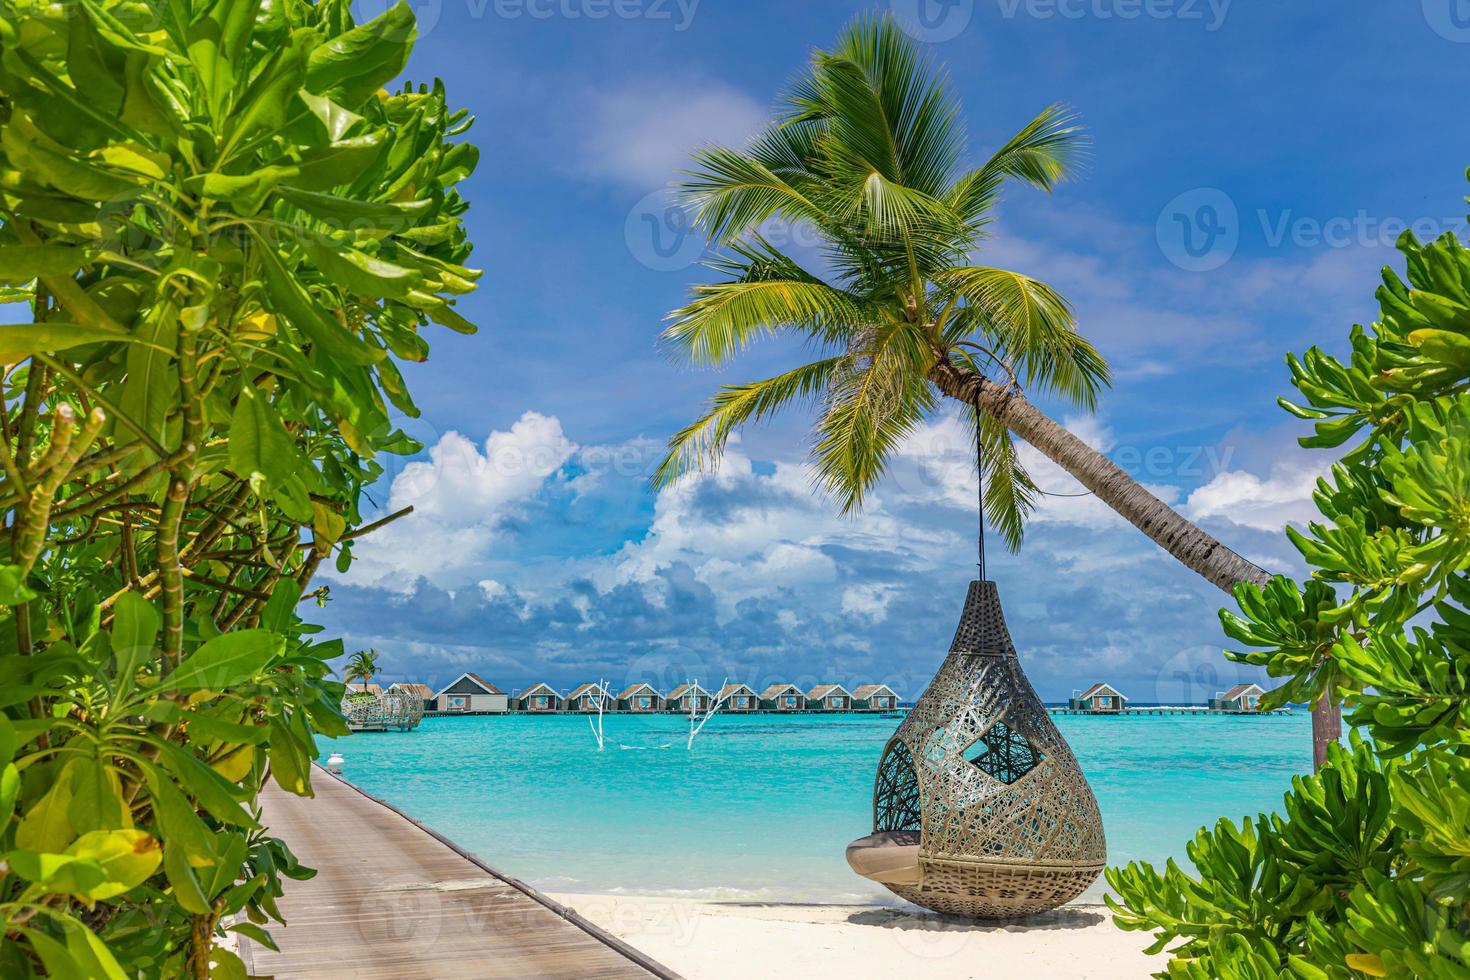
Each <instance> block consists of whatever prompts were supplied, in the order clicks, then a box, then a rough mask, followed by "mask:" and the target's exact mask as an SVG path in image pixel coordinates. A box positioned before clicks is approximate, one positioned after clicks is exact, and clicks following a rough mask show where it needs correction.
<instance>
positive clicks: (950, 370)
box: [929, 359, 1342, 769]
mask: <svg viewBox="0 0 1470 980" xmlns="http://www.w3.org/2000/svg"><path fill="white" fill-rule="evenodd" d="M929 379H930V380H931V381H933V382H934V384H935V385H937V386H938V387H939V390H940V391H942V392H944V393H945V394H946V395H948V396H949V397H951V398H954V399H957V400H959V401H961V402H964V403H965V404H966V405H977V404H978V405H979V408H980V411H981V412H984V413H985V414H986V415H989V416H990V417H992V418H994V419H995V420H996V421H998V422H1000V423H1001V424H1002V425H1004V426H1005V427H1006V428H1007V429H1009V430H1010V431H1011V432H1013V433H1015V434H1016V435H1017V436H1019V437H1020V438H1022V439H1024V440H1025V441H1026V442H1028V443H1030V444H1031V445H1032V446H1034V447H1035V448H1036V449H1037V450H1038V451H1040V452H1041V453H1042V455H1044V456H1046V457H1047V458H1048V459H1050V460H1051V461H1052V462H1054V463H1056V464H1057V465H1058V466H1060V467H1061V468H1062V469H1064V470H1066V471H1067V472H1068V473H1069V474H1071V475H1072V476H1073V477H1074V478H1075V479H1076V480H1077V482H1079V483H1081V484H1082V485H1083V486H1084V487H1086V488H1087V489H1088V490H1091V491H1092V492H1093V494H1094V495H1096V497H1097V498H1098V499H1099V500H1101V501H1102V502H1103V503H1105V504H1107V505H1108V506H1109V507H1111V508H1112V509H1113V510H1115V511H1116V512H1117V513H1118V514H1119V515H1120V516H1121V517H1123V519H1124V520H1126V521H1128V522H1129V523H1130V524H1132V525H1133V526H1134V527H1136V528H1138V529H1139V530H1140V531H1142V532H1143V533H1144V534H1146V535H1148V536H1149V537H1150V538H1152V539H1153V541H1154V542H1155V543H1156V544H1158V546H1159V547H1160V548H1163V549H1164V550H1165V551H1167V552H1168V553H1169V554H1171V555H1173V556H1174V557H1175V558H1177V559H1179V561H1180V562H1182V563H1183V564H1184V565H1186V566H1188V567H1189V568H1191V569H1193V570H1194V571H1196V572H1198V573H1199V574H1200V575H1202V576H1203V577H1204V578H1205V580H1206V581H1208V582H1209V583H1210V584H1212V585H1214V586H1216V587H1217V588H1219V589H1222V590H1224V591H1225V592H1227V593H1232V594H1233V591H1234V588H1235V586H1236V585H1237V584H1239V583H1241V582H1251V583H1253V584H1255V585H1258V586H1265V585H1266V583H1267V582H1269V581H1270V580H1271V576H1270V575H1269V574H1268V573H1267V572H1266V571H1265V570H1264V569H1262V568H1261V567H1260V566H1258V565H1256V564H1255V563H1254V562H1251V561H1248V560H1246V559H1245V558H1242V557H1241V556H1240V555H1238V554H1236V553H1235V552H1234V551H1232V550H1231V549H1230V548H1228V547H1227V546H1226V545H1224V544H1223V543H1221V542H1220V541H1218V540H1216V539H1215V538H1214V537H1212V536H1211V535H1210V534H1208V533H1206V532H1205V531H1204V530H1202V529H1201V528H1200V527H1198V526H1197V525H1196V524H1194V523H1193V522H1191V521H1189V520H1187V519H1186V518H1185V517H1184V516H1183V515H1182V514H1180V513H1178V512H1177V511H1175V510H1174V509H1173V508H1171V507H1170V506H1169V505H1168V504H1166V503H1164V502H1163V501H1162V500H1160V499H1159V498H1158V497H1155V496H1154V495H1153V494H1151V493H1149V492H1148V490H1146V489H1145V488H1144V487H1143V486H1142V485H1141V484H1139V482H1138V481H1137V480H1135V479H1133V477H1131V476H1129V475H1128V473H1127V472H1126V471H1124V470H1123V468H1122V467H1120V466H1118V465H1117V464H1116V463H1114V462H1113V461H1112V460H1110V459H1108V458H1107V457H1106V456H1104V455H1103V454H1102V453H1100V452H1098V451H1097V450H1096V449H1093V448H1092V447H1091V446H1089V445H1087V443H1085V442H1083V441H1082V440H1081V439H1078V438H1077V437H1076V436H1075V435H1073V434H1072V433H1071V432H1069V431H1067V429H1066V428H1065V427H1063V426H1061V425H1058V424H1057V423H1056V422H1054V421H1052V419H1051V418H1050V417H1048V416H1047V415H1046V413H1044V412H1042V411H1041V410H1040V409H1038V408H1037V407H1036V406H1035V405H1033V404H1031V402H1030V401H1029V400H1028V399H1027V398H1026V396H1025V395H1023V394H1021V393H1020V392H1019V391H1016V390H1015V389H1014V388H1012V387H1008V386H1003V385H998V384H994V383H992V382H990V381H989V380H988V379H986V378H985V377H983V376H982V375H980V374H978V373H975V372H973V371H968V370H965V369H963V368H960V367H957V366H956V365H954V364H953V363H951V362H950V361H948V360H943V359H942V360H940V361H939V362H938V363H937V364H936V365H935V366H934V368H933V369H932V370H931V371H930V372H929ZM1341 735H1342V708H1341V706H1340V705H1337V704H1334V703H1331V702H1330V699H1329V698H1327V697H1323V698H1322V699H1321V700H1320V701H1319V702H1318V703H1317V704H1316V705H1315V706H1314V707H1313V709H1312V762H1313V765H1314V766H1315V767H1316V768H1319V769H1320V768H1321V767H1322V763H1323V762H1324V761H1325V760H1326V758H1327V746H1329V745H1331V744H1332V743H1333V742H1335V741H1336V740H1337V739H1338V738H1339V737H1340V736H1341Z"/></svg>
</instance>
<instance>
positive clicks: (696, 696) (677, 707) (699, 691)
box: [667, 684, 712, 712]
mask: <svg viewBox="0 0 1470 980" xmlns="http://www.w3.org/2000/svg"><path fill="white" fill-rule="evenodd" d="M711 700H712V699H711V696H710V693H709V692H708V691H706V690H705V689H704V688H703V687H701V686H700V685H699V684H680V685H679V686H678V687H676V688H674V689H673V690H672V691H670V692H669V697H668V705H667V707H668V710H669V711H678V712H688V711H689V710H690V709H691V708H692V709H693V710H695V711H705V710H708V708H709V706H710V703H711Z"/></svg>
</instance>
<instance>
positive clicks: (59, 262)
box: [0, 245, 92, 329]
mask: <svg viewBox="0 0 1470 980" xmlns="http://www.w3.org/2000/svg"><path fill="white" fill-rule="evenodd" d="M91 261H92V250H91V249H88V248H76V247H73V246H70V245H0V283H3V284H5V285H7V286H21V285H24V284H25V283H28V282H30V281H31V280H32V279H39V278H41V277H43V276H70V275H72V274H73V273H75V272H76V271H77V270H78V269H81V268H83V267H85V266H86V265H87V264H88V263H90V262H91ZM27 329H29V328H27Z"/></svg>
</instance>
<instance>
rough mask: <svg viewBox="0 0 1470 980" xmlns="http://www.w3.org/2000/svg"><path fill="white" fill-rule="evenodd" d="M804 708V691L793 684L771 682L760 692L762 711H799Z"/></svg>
mask: <svg viewBox="0 0 1470 980" xmlns="http://www.w3.org/2000/svg"><path fill="white" fill-rule="evenodd" d="M804 708H806V692H805V691H803V690H802V689H801V688H799V687H797V686H796V685H795V684H772V685H771V686H770V687H768V688H766V689H765V690H764V691H762V692H761V710H762V711H801V710H803V709H804Z"/></svg>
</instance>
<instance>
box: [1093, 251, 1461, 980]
mask: <svg viewBox="0 0 1470 980" xmlns="http://www.w3.org/2000/svg"><path fill="white" fill-rule="evenodd" d="M1399 249H1400V250H1401V251H1402V252H1403V254H1404V255H1405V256H1406V258H1407V260H1408V282H1404V281H1403V280H1401V279H1400V278H1399V277H1398V276H1397V275H1396V274H1395V273H1394V272H1393V271H1392V270H1389V269H1385V270H1384V277H1383V278H1384V284H1383V286H1382V287H1380V288H1379V290H1378V300H1379V303H1380V306H1381V312H1380V318H1379V321H1378V322H1377V323H1375V324H1374V325H1373V327H1372V329H1371V331H1366V330H1364V329H1362V328H1361V327H1355V328H1354V329H1353V331H1352V355H1351V357H1350V358H1349V359H1348V360H1347V361H1345V362H1344V361H1342V360H1339V359H1337V358H1335V357H1332V356H1330V355H1328V354H1325V353H1323V352H1322V351H1321V350H1318V349H1315V348H1314V349H1312V350H1310V351H1308V352H1307V353H1306V355H1305V356H1303V357H1301V358H1296V357H1291V358H1289V359H1288V363H1289V364H1290V366H1291V371H1292V379H1293V383H1294V384H1295V386H1296V388H1297V390H1298V391H1300V392H1301V394H1302V396H1303V399H1304V401H1305V404H1303V405H1297V404H1293V403H1291V402H1287V401H1284V400H1283V402H1282V404H1283V406H1284V407H1285V408H1286V409H1287V410H1288V411H1290V412H1292V413H1293V414H1295V415H1297V416H1299V417H1301V418H1306V419H1311V420H1313V421H1314V422H1315V428H1316V434H1315V435H1313V436H1311V437H1309V438H1307V439H1304V440H1302V441H1303V444H1304V445H1307V446H1316V447H1323V448H1339V447H1344V446H1347V445H1348V444H1349V443H1350V442H1353V440H1356V442H1355V443H1354V444H1353V445H1352V446H1351V447H1350V448H1348V449H1347V450H1346V452H1345V453H1344V455H1343V457H1342V460H1341V462H1340V463H1339V464H1337V465H1336V466H1334V467H1333V469H1332V472H1331V476H1330V478H1328V479H1323V480H1321V481H1319V482H1318V485H1317V489H1316V492H1315V494H1314V499H1315V502H1316V505H1317V508H1318V510H1319V512H1320V514H1321V519H1320V520H1318V521H1315V522H1312V523H1311V524H1310V525H1309V526H1308V528H1307V529H1306V530H1305V531H1301V530H1297V529H1295V528H1288V529H1287V532H1286V533H1287V534H1288V535H1289V536H1290V538H1291V540H1292V542H1293V544H1295V545H1296V547H1297V549H1298V550H1299V551H1300V552H1301V554H1302V556H1303V557H1304V558H1305V559H1306V561H1307V563H1308V564H1309V565H1310V566H1311V567H1312V579H1311V580H1310V581H1308V582H1305V583H1297V582H1293V581H1291V580H1290V579H1287V578H1284V577H1278V578H1276V579H1274V580H1273V581H1272V582H1271V583H1270V584H1269V585H1268V586H1266V587H1265V588H1264V589H1261V588H1257V587H1255V586H1251V585H1244V586H1241V587H1239V588H1238V589H1237V590H1236V598H1237V599H1238V601H1239V604H1240V609H1241V613H1240V615H1236V614H1233V613H1231V612H1228V611H1226V612H1222V613H1221V619H1222V622H1223V624H1224V627H1225V632H1226V633H1227V634H1228V635H1229V636H1230V637H1231V638H1232V639H1234V640H1236V641H1237V642H1239V643H1240V644H1242V645H1243V646H1245V647H1246V648H1248V649H1246V650H1245V651H1243V652H1237V653H1231V654H1229V656H1231V657H1232V658H1233V659H1236V660H1239V661H1242V662H1245V663H1251V664H1259V665H1262V666H1264V667H1265V668H1266V669H1267V670H1268V671H1269V672H1270V673H1271V675H1272V676H1274V677H1281V678H1285V679H1286V680H1285V682H1284V683H1283V684H1282V686H1281V687H1280V688H1279V689H1278V690H1276V691H1274V692H1273V693H1272V695H1271V696H1270V697H1269V698H1267V699H1266V700H1265V701H1263V705H1264V706H1266V707H1274V706H1276V705H1279V704H1283V703H1285V702H1287V701H1303V700H1315V699H1316V698H1319V697H1322V696H1324V695H1326V696H1329V697H1341V698H1343V699H1344V703H1345V704H1346V705H1347V706H1348V707H1349V708H1350V709H1351V714H1350V715H1349V716H1348V720H1349V722H1351V724H1352V725H1353V726H1354V727H1355V732H1354V733H1353V734H1352V736H1351V745H1350V746H1346V747H1344V746H1333V747H1332V749H1331V751H1330V758H1329V763H1328V765H1327V766H1325V767H1324V768H1323V769H1322V770H1321V771H1319V772H1318V773H1316V774H1315V775H1312V776H1304V777H1298V778H1297V779H1295V780H1293V783H1292V789H1291V792H1290V793H1288V794H1287V795H1286V798H1285V801H1284V806H1283V808H1282V811H1281V812H1280V813H1277V814H1271V815H1266V814H1262V815H1260V816H1258V817H1256V818H1255V819H1254V820H1251V819H1246V820H1243V821H1242V822H1240V823H1235V822H1232V821H1230V820H1222V821H1220V823H1219V824H1217V825H1216V826H1215V827H1214V828H1213V829H1204V830H1201V831H1200V832H1199V833H1198V834H1197V835H1196V836H1195V839H1194V841H1193V842H1192V843H1191V844H1190V845H1189V848H1188V853H1189V857H1190V860H1191V861H1192V862H1193V863H1194V865H1195V867H1196V868H1197V869H1198V870H1199V874H1198V876H1195V875H1190V874H1187V873H1185V872H1184V871H1183V870H1182V869H1180V868H1179V867H1178V866H1177V865H1176V864H1175V863H1174V862H1172V861H1171V862H1169V864H1168V866H1167V867H1166V868H1164V869H1163V870H1162V871H1160V870H1157V869H1155V868H1153V867H1151V866H1150V865H1148V864H1136V863H1135V864H1130V865H1128V866H1127V867H1126V868H1112V869H1109V871H1108V882H1109V884H1110V885H1111V886H1112V888H1113V890H1114V891H1115V892H1116V895H1117V897H1116V898H1112V897H1110V898H1109V900H1108V901H1109V905H1110V906H1111V907H1112V909H1113V912H1114V917H1115V921H1116V922H1117V923H1118V925H1120V926H1121V927H1123V928H1124V929H1138V930H1149V931H1157V932H1158V935H1159V938H1158V941H1157V942H1156V943H1154V945H1153V946H1152V947H1151V948H1150V951H1151V952H1160V951H1162V950H1165V949H1168V950H1170V952H1171V953H1172V955H1173V959H1172V960H1171V961H1170V962H1169V964H1168V967H1167V969H1166V971H1165V972H1162V973H1160V974H1158V976H1161V977H1175V978H1206V977H1226V978H1267V977H1284V976H1290V977H1300V978H1307V980H1319V978H1331V980H1340V978H1349V977H1384V976H1387V977H1403V978H1435V980H1449V978H1452V977H1454V978H1463V977H1466V976H1470V698H1467V696H1466V695H1467V691H1470V252H1467V251H1466V249H1465V248H1464V247H1462V246H1461V244H1460V243H1459V242H1458V241H1457V240H1456V239H1455V237H1454V236H1453V235H1446V236H1444V237H1443V238H1440V239H1439V240H1437V241H1435V242H1433V243H1430V244H1427V245H1423V244H1420V243H1419V242H1418V241H1416V240H1415V239H1414V238H1413V237H1412V236H1411V235H1405V236H1404V237H1403V238H1402V239H1400V241H1399ZM1358 733H1361V735H1359V734H1358Z"/></svg>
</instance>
